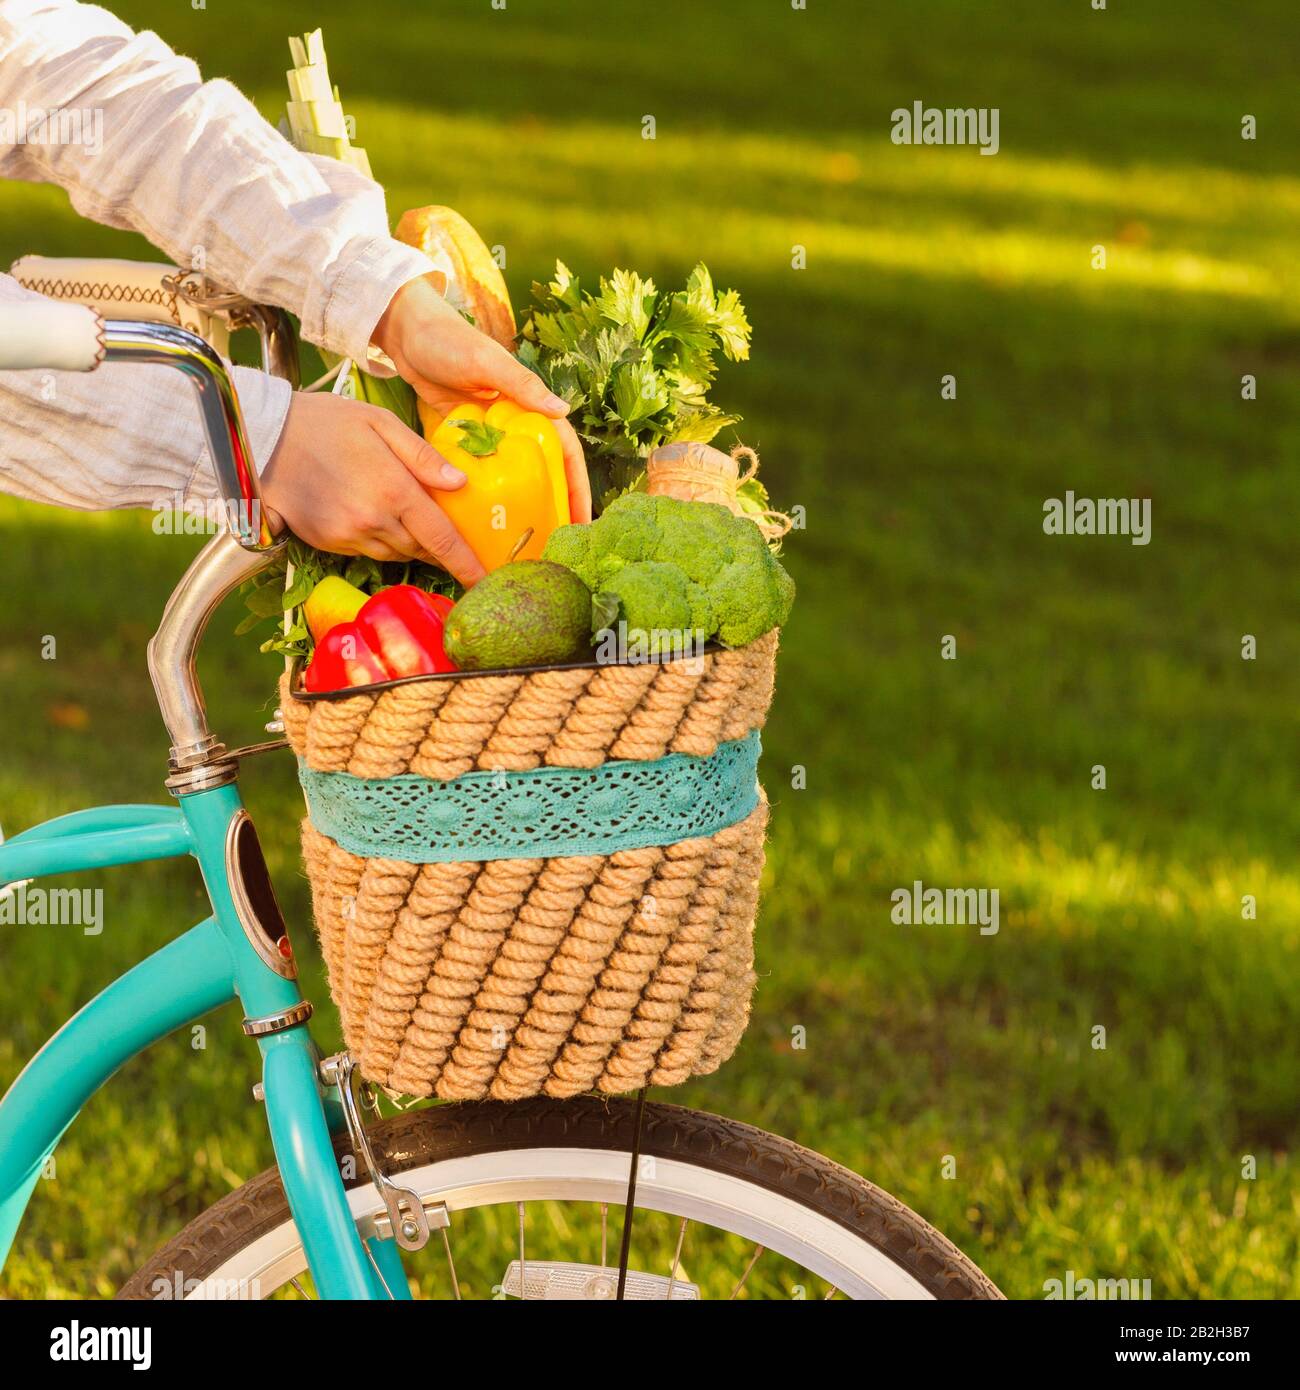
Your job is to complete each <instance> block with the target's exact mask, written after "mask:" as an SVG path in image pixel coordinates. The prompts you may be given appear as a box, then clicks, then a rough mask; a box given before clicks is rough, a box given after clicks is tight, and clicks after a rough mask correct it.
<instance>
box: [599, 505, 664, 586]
mask: <svg viewBox="0 0 1300 1390" xmlns="http://www.w3.org/2000/svg"><path fill="white" fill-rule="evenodd" d="M656 500H657V499H656V498H654V497H647V496H646V494H645V493H644V492H629V493H627V494H626V495H625V496H623V497H620V498H619V499H618V500H617V501H616V502H613V503H611V504H610V505H609V506H608V507H607V508H606V509H605V510H604V512H602V513H601V515H600V517H599V519H598V520H596V521H594V522H592V524H591V566H592V570H593V573H594V577H595V579H596V581H597V583H600V582H602V581H603V580H605V579H610V578H612V577H613V576H614V575H615V574H616V573H617V572H618V571H619V570H621V569H622V568H623V566H624V565H627V564H631V563H632V562H634V561H637V560H649V559H650V558H651V557H652V556H653V555H654V552H655V549H656V547H657V546H658V544H659V524H658V518H657V508H656V507H655V502H656Z"/></svg>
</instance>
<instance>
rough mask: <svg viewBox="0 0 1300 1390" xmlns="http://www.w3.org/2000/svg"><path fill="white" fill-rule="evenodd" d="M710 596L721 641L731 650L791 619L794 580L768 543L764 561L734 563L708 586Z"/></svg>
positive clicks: (762, 559)
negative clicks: (789, 617)
mask: <svg viewBox="0 0 1300 1390" xmlns="http://www.w3.org/2000/svg"><path fill="white" fill-rule="evenodd" d="M745 524H746V525H752V524H753V523H752V522H746V523H745ZM755 529H756V530H757V528H755ZM709 597H710V598H711V599H712V600H713V604H714V607H715V608H716V610H717V614H718V638H719V640H720V641H722V642H723V643H724V644H725V645H726V646H728V647H743V646H745V645H746V644H747V643H749V642H753V641H755V640H756V639H757V638H759V637H761V636H762V635H763V634H764V633H765V632H770V631H771V630H772V629H773V628H774V627H778V626H780V624H781V623H782V622H784V621H785V619H786V617H788V616H789V610H790V604H791V603H792V602H793V601H794V581H793V580H791V579H790V577H789V575H787V574H786V573H785V571H784V570H783V569H782V568H781V564H780V562H779V561H778V560H777V559H776V557H775V556H774V555H773V554H772V552H771V551H770V550H768V548H767V546H766V544H765V545H764V546H763V549H762V552H761V558H760V557H759V556H758V555H755V556H752V557H746V558H745V559H741V560H734V561H733V562H732V563H731V564H729V565H727V566H726V567H725V568H723V569H722V570H720V571H719V573H718V575H717V577H716V578H715V579H714V581H713V583H712V584H710V585H709Z"/></svg>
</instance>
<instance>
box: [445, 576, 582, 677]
mask: <svg viewBox="0 0 1300 1390" xmlns="http://www.w3.org/2000/svg"><path fill="white" fill-rule="evenodd" d="M443 647H444V649H445V650H446V653H447V655H448V656H449V657H451V659H452V660H453V661H454V662H455V663H456V665H457V666H459V667H460V669H461V670H462V671H489V670H499V669H502V668H510V667H514V666H547V665H550V664H552V663H555V662H561V661H572V660H573V659H574V658H576V657H580V656H585V655H586V654H587V653H588V652H589V651H590V650H591V591H590V590H589V589H588V588H587V586H586V585H585V584H584V583H583V582H582V580H581V579H579V578H578V576H577V575H576V574H574V572H573V571H572V570H570V569H566V568H565V567H564V566H563V565H557V564H553V563H552V562H551V561H550V560H514V561H511V563H509V564H506V565H502V566H501V568H500V569H495V570H493V571H492V573H491V574H489V575H487V576H486V577H485V578H483V579H480V580H479V582H478V583H477V584H475V586H474V587H473V588H472V589H471V590H470V591H469V592H468V593H467V594H466V595H465V596H464V598H462V599H461V601H460V602H459V603H458V604H457V605H456V606H455V607H454V608H453V609H452V610H451V612H450V613H448V614H447V622H446V627H445V629H444V635H443Z"/></svg>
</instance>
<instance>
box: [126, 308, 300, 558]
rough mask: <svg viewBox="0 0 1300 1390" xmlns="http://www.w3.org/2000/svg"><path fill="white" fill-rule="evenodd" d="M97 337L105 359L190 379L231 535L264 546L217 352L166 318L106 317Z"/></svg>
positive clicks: (269, 541)
mask: <svg viewBox="0 0 1300 1390" xmlns="http://www.w3.org/2000/svg"><path fill="white" fill-rule="evenodd" d="M103 341H104V360H105V361H106V362H147V363H150V364H152V365H154V366H160V367H175V368H176V369H177V370H178V371H181V372H184V374H185V375H186V376H187V377H188V378H189V379H190V381H191V383H192V384H193V386H194V390H195V393H196V394H197V396H198V398H199V410H200V411H201V413H202V416H203V430H204V433H205V435H206V436H207V441H208V452H209V453H210V454H211V456H212V466H213V468H214V469H215V471H216V475H217V486H218V488H219V489H220V491H221V495H222V498H223V499H224V500H225V502H226V503H227V510H228V512H229V522H230V530H231V534H232V535H233V536H234V537H235V539H236V540H237V541H238V542H239V544H240V545H242V546H243V547H244V548H245V549H246V550H268V549H270V548H271V546H273V545H274V544H275V537H274V536H273V535H272V534H271V529H270V527H269V526H268V524H267V521H266V517H265V514H264V510H263V507H262V490H261V488H260V486H259V485H258V481H257V468H256V466H255V465H254V463H253V456H252V453H251V452H250V450H249V447H248V435H247V432H246V431H245V429H244V417H243V414H242V412H241V411H240V409H239V399H238V397H237V396H236V395H235V387H234V383H233V382H232V381H231V379H230V373H229V372H228V371H227V370H226V364H225V363H224V362H223V361H222V360H221V356H220V354H219V353H218V352H217V351H216V350H215V349H214V348H212V347H210V346H209V345H208V344H207V343H205V342H204V341H203V339H202V338H200V337H199V336H198V334H197V333H191V332H189V331H188V330H187V329H184V328H177V327H176V326H175V325H173V324H170V323H143V322H137V321H134V320H131V319H108V320H106V321H105V323H104V337H103Z"/></svg>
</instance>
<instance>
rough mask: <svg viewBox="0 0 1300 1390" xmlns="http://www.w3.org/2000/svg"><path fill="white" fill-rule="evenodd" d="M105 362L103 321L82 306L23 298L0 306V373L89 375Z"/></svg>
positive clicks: (51, 300) (52, 300)
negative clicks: (1, 370) (33, 372)
mask: <svg viewBox="0 0 1300 1390" xmlns="http://www.w3.org/2000/svg"><path fill="white" fill-rule="evenodd" d="M103 360H104V321H103V319H101V318H100V317H99V315H98V314H97V313H95V311H94V310H93V309H88V308H86V306H85V305H84V304H71V303H65V302H63V301H61V300H57V299H43V298H42V299H27V300H17V301H9V302H6V303H3V304H0V369H4V370H8V371H19V372H21V371H35V370H37V369H40V368H47V369H50V370H54V371H64V372H93V371H94V370H95V368H96V367H98V366H99V364H100V363H101V362H102V361H103Z"/></svg>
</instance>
